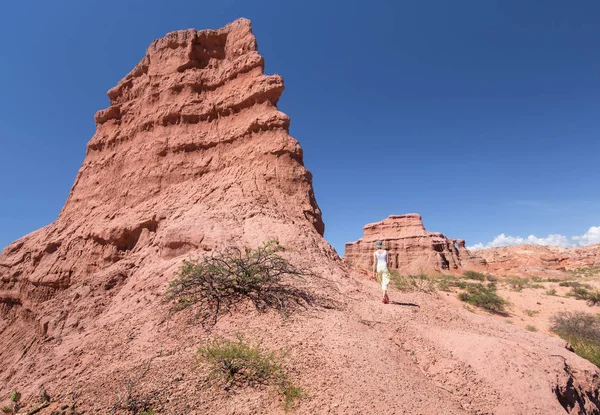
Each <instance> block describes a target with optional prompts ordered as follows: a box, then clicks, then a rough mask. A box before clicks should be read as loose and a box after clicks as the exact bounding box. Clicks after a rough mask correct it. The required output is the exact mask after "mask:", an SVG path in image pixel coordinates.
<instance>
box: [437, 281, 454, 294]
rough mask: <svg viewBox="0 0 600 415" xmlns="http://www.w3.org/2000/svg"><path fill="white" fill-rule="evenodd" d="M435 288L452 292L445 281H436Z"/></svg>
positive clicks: (449, 285) (448, 283) (448, 282)
mask: <svg viewBox="0 0 600 415" xmlns="http://www.w3.org/2000/svg"><path fill="white" fill-rule="evenodd" d="M437 288H438V290H440V291H446V292H450V291H452V284H450V281H448V280H447V279H438V281H437Z"/></svg>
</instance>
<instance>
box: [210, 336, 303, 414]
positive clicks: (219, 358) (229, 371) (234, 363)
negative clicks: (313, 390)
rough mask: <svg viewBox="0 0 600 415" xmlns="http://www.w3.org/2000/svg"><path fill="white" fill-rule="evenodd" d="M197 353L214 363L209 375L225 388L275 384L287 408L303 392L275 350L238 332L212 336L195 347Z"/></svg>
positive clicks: (301, 395)
mask: <svg viewBox="0 0 600 415" xmlns="http://www.w3.org/2000/svg"><path fill="white" fill-rule="evenodd" d="M198 356H199V357H200V359H202V360H204V361H206V362H208V363H209V364H210V365H212V366H213V370H212V375H213V376H214V377H216V378H217V379H220V380H221V381H223V382H224V386H225V388H226V389H231V388H233V387H244V386H257V385H267V384H276V385H277V386H278V388H279V391H280V392H281V394H282V395H283V398H284V406H285V408H286V409H288V408H289V407H290V406H291V405H292V404H293V403H294V402H295V400H296V399H299V398H301V397H303V396H304V395H305V391H304V390H303V389H302V388H299V387H297V386H295V385H294V384H293V383H292V382H291V381H290V379H289V376H288V374H287V372H286V371H285V369H284V367H283V365H282V364H281V363H280V362H279V359H278V358H277V356H276V355H275V353H273V352H266V351H263V350H262V349H261V348H260V347H259V346H258V345H253V344H250V343H248V342H246V341H245V340H244V339H243V337H242V336H241V335H239V334H238V335H237V340H228V339H218V338H217V339H214V340H212V341H211V342H209V343H208V344H207V345H206V346H204V347H200V348H199V349H198Z"/></svg>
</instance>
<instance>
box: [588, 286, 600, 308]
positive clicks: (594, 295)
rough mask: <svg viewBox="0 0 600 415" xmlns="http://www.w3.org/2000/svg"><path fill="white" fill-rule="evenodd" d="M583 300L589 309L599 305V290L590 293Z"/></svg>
mask: <svg viewBox="0 0 600 415" xmlns="http://www.w3.org/2000/svg"><path fill="white" fill-rule="evenodd" d="M585 300H586V301H587V304H588V305H589V306H590V307H592V306H595V305H600V290H595V291H590V292H589V293H588V294H587V298H586V299H585Z"/></svg>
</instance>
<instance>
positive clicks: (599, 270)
mask: <svg viewBox="0 0 600 415" xmlns="http://www.w3.org/2000/svg"><path fill="white" fill-rule="evenodd" d="M569 273H570V274H572V275H573V276H574V277H576V278H589V277H598V276H600V265H594V266H591V267H585V268H577V269H574V270H571V271H569Z"/></svg>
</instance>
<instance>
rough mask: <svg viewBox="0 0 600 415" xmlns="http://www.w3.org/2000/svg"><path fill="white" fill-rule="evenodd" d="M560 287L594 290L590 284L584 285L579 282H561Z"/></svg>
mask: <svg viewBox="0 0 600 415" xmlns="http://www.w3.org/2000/svg"><path fill="white" fill-rule="evenodd" d="M558 285H559V286H560V287H571V288H586V289H589V288H592V286H591V285H589V284H582V283H580V282H579V281H561V282H559V283H558Z"/></svg>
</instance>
